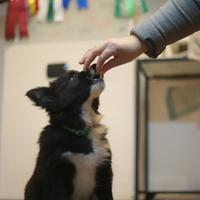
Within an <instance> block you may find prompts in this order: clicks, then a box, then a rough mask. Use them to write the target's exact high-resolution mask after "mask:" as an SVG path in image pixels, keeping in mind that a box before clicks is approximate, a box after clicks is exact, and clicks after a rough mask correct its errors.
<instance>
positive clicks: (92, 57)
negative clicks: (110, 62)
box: [83, 43, 107, 70]
mask: <svg viewBox="0 0 200 200" xmlns="http://www.w3.org/2000/svg"><path fill="white" fill-rule="evenodd" d="M106 45H107V44H106V43H105V44H103V45H101V46H99V47H96V48H94V49H92V50H91V51H90V52H88V53H87V55H86V58H85V60H84V66H83V68H84V70H87V69H88V68H89V66H90V64H91V63H92V62H93V61H94V60H95V58H96V57H97V56H99V55H100V54H101V53H102V52H103V51H104V49H105V48H106Z"/></svg>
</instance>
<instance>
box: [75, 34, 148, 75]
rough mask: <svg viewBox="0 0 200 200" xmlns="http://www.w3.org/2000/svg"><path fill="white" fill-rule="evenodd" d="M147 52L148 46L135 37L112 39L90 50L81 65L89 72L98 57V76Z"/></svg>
mask: <svg viewBox="0 0 200 200" xmlns="http://www.w3.org/2000/svg"><path fill="white" fill-rule="evenodd" d="M146 51H147V46H146V45H145V44H144V43H143V42H142V41H141V40H139V39H138V38H137V37H136V36H135V35H130V36H128V37H124V38H119V39H110V40H108V41H107V42H105V43H104V44H102V45H100V46H97V47H94V48H92V49H90V50H88V51H87V52H86V53H85V55H84V56H83V57H82V59H81V60H80V61H79V64H82V65H83V68H84V70H87V69H88V68H89V67H90V65H91V63H92V62H93V61H94V60H95V58H96V57H98V60H97V63H96V64H97V65H96V68H97V74H99V73H100V72H101V73H102V74H104V73H105V72H106V71H108V70H109V69H111V68H113V67H117V66H119V65H122V64H125V63H127V62H130V61H132V60H133V59H135V58H136V57H138V56H139V55H140V54H142V53H144V52H146Z"/></svg>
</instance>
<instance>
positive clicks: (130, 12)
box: [125, 0, 136, 17]
mask: <svg viewBox="0 0 200 200" xmlns="http://www.w3.org/2000/svg"><path fill="white" fill-rule="evenodd" d="M135 10H136V0H125V14H126V16H127V17H133V16H135Z"/></svg>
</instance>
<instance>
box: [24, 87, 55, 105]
mask: <svg viewBox="0 0 200 200" xmlns="http://www.w3.org/2000/svg"><path fill="white" fill-rule="evenodd" d="M26 96H28V97H29V98H30V99H31V100H32V101H33V102H34V103H35V105H37V106H41V107H42V108H48V107H49V106H50V105H51V102H52V96H53V95H52V92H51V90H50V88H48V87H38V88H34V89H32V90H29V91H28V92H27V93H26Z"/></svg>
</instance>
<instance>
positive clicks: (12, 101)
mask: <svg viewBox="0 0 200 200" xmlns="http://www.w3.org/2000/svg"><path fill="white" fill-rule="evenodd" d="M16 1H19V0H16ZM0 2H1V3H0V199H2V200H4V199H13V200H14V199H23V191H24V186H25V184H26V181H27V180H28V178H29V177H30V175H31V173H32V170H33V168H34V164H35V159H36V155H37V152H38V146H37V139H38V136H39V133H40V131H41V129H42V127H44V126H45V125H46V124H47V116H46V114H45V113H44V111H43V110H40V109H38V108H36V107H34V106H32V103H31V102H30V101H29V100H28V99H27V98H26V97H25V93H26V91H28V90H29V89H30V88H33V87H36V86H43V85H47V84H48V82H49V81H51V80H52V78H49V77H48V76H47V66H48V65H49V64H53V65H57V64H63V65H65V66H67V69H75V70H82V67H81V66H80V65H79V64H78V61H79V59H80V58H81V56H82V55H83V53H84V52H85V51H86V50H88V49H89V48H91V47H93V46H95V45H98V44H100V43H102V41H104V40H106V39H109V38H113V37H122V36H127V35H129V33H130V29H131V28H132V27H133V26H134V25H135V24H137V23H139V22H141V21H142V20H144V19H146V18H148V17H149V16H150V15H151V14H152V13H154V12H155V11H156V10H157V9H158V8H159V7H160V6H161V5H162V4H164V3H165V0H156V1H155V0H146V2H145V1H140V0H135V1H134V0H132V1H130V3H131V4H130V5H131V6H130V10H129V11H127V10H126V9H125V7H124V4H125V2H126V1H123V0H122V1H117V0H116V1H115V0H88V1H85V0H84V1H81V0H80V1H75V0H71V1H65V5H61V2H62V1H58V0H54V1H53V0H52V1H51V0H50V1H47V0H40V1H34V0H30V1H25V2H26V5H25V6H24V7H23V5H22V7H23V9H25V10H24V11H23V9H22V13H21V15H22V16H21V17H22V21H21V22H19V23H18V22H16V23H17V24H15V19H16V16H17V14H16V13H15V11H14V8H13V7H12V5H10V4H11V2H12V1H4V0H2V1H0ZM36 2H37V3H38V5H37V6H36ZM52 2H54V5H55V6H54V10H52V9H53V7H52V9H49V6H50V3H52ZM63 2H64V1H63ZM119 2H120V4H119V5H120V11H119V8H118V7H117V5H118V3H119ZM142 2H143V3H142ZM68 3H69V4H68ZM144 3H145V4H144ZM27 11H28V13H29V14H28V16H27V14H24V13H23V12H26V13H27ZM6 18H7V19H8V20H6ZM9 20H10V21H9ZM20 23H21V24H20ZM20 27H22V28H21V29H20ZM6 30H7V31H6ZM5 32H6V34H5ZM188 41H190V40H189V39H188V38H187V39H184V40H182V41H179V42H178V43H176V44H174V45H171V46H169V47H167V49H166V50H165V51H164V52H163V54H162V55H161V56H160V57H159V59H163V58H164V59H172V58H173V59H174V58H178V59H180V58H181V59H182V58H186V57H187V56H188V43H189V42H188ZM139 59H140V60H143V59H147V58H146V56H145V55H143V56H141V57H140V58H139ZM168 63H170V62H168V61H167V64H168ZM195 66H196V65H195ZM136 67H137V60H135V61H133V62H131V63H129V64H126V65H124V66H120V67H118V68H116V69H113V70H111V71H110V72H108V73H107V74H106V75H105V81H106V90H105V91H104V93H103V94H102V96H101V108H100V111H101V113H102V114H103V115H104V119H103V122H104V123H105V124H106V126H107V127H108V128H109V136H108V137H109V140H110V143H111V148H112V151H113V170H114V181H113V192H114V199H116V200H130V199H133V198H135V196H136V194H135V187H136V184H135V179H136V176H135V175H136V174H135V166H136V160H135V153H136V152H135V150H136V140H135V138H136V137H135V136H136V131H135V130H136V114H137V113H136V106H135V105H136V102H135V98H136V96H135V94H136V84H137V82H136V79H135V77H136V73H135V71H136ZM194 68H195V67H194ZM195 69H196V68H195ZM188 73H189V72H188ZM198 84H199V83H198ZM189 90H191V88H190V89H189ZM156 91H158V90H157V89H156ZM152 98H153V99H155V98H156V96H155V97H154V96H153V97H152ZM141 101H143V100H141ZM160 101H163V99H162V98H161V99H160ZM154 105H155V104H154ZM158 110H159V109H158ZM195 111H196V110H195ZM141 112H142V111H141ZM158 112H159V111H158ZM156 116H157V115H156ZM197 116H198V115H197ZM152 119H153V121H160V116H159V115H158V117H155V118H152ZM169 119H170V117H169V118H167V120H169ZM192 119H193V118H192ZM195 119H196V118H195ZM190 121H191V120H190ZM195 123H196V121H195ZM154 125H155V124H154ZM151 127H152V126H151ZM161 128H163V127H161ZM195 128H196V126H195ZM155 129H156V130H158V129H157V127H156V128H155ZM155 129H153V131H154V130H155ZM166 130H168V129H166ZM170 130H171V129H170ZM159 131H160V129H159ZM159 131H158V132H159ZM189 131H190V130H189ZM189 131H188V132H189ZM198 134H199V133H198ZM172 137H173V136H172ZM156 138H159V137H156ZM185 139H186V140H188V136H186V137H185ZM160 140H161V141H157V142H158V143H159V145H160V146H159V147H161V148H162V146H163V144H166V143H165V139H164V140H163V139H162V137H161V138H160ZM176 140H178V141H179V136H177V137H176ZM193 140H196V138H193V139H192V141H193ZM151 142H152V140H151ZM153 144H154V143H153ZM174 145H175V146H176V144H174ZM190 145H192V144H190ZM196 145H197V147H198V143H197V144H196ZM199 145H200V142H199ZM153 146H154V145H152V148H153ZM166 148H167V149H168V148H169V146H167V147H166ZM180 148H182V149H179V150H180V153H181V152H183V151H184V145H183V146H182V145H181V146H180ZM169 149H170V148H169ZM196 150H197V149H196V148H195V149H194V151H195V152H196V153H197V151H196ZM149 151H150V150H149ZM155 151H156V154H155V156H153V159H154V160H153V162H152V163H153V164H155V163H156V162H157V160H155V158H156V159H158V160H160V159H162V156H163V154H162V153H161V154H160V155H159V153H158V152H159V150H158V149H156V150H153V151H152V153H153V152H155ZM166 152H168V151H167V150H166ZM152 153H151V155H152ZM171 154H173V153H171V152H170V153H169V154H167V155H168V156H169V157H170V156H171ZM192 155H193V154H192ZM177 156H180V155H179V154H178V155H177ZM166 159H167V158H166ZM196 159H197V158H196V157H194V159H193V161H194V160H195V164H194V163H193V161H192V163H193V164H194V166H195V167H196V166H200V165H199V163H196ZM183 160H184V159H183ZM171 161H172V162H174V160H173V159H172V160H169V162H171ZM184 162H187V161H186V160H184ZM184 162H183V164H184ZM193 164H192V165H191V167H192V168H193V167H194V166H193ZM167 165H168V164H166V165H165V167H167ZM181 165H182V164H181ZM159 166H160V165H159ZM151 169H158V168H157V167H156V166H155V167H154V166H152V165H151ZM173 169H174V168H173V167H172V170H171V171H173ZM171 171H170V170H169V172H167V173H165V172H166V171H162V170H159V169H158V171H157V172H159V173H158V174H156V173H155V172H154V175H155V176H156V177H157V179H156V181H155V182H154V181H152V184H153V186H152V188H153V189H152V190H154V188H156V187H157V186H160V185H161V188H159V187H158V188H159V190H165V188H164V187H166V190H167V191H168V190H170V191H171V188H175V190H176V189H177V190H182V188H181V187H182V185H181V184H180V182H181V183H182V181H183V182H184V181H185V182H187V180H186V179H184V178H182V179H177V182H176V178H174V179H170V177H173V175H169V173H170V172H171ZM177 171H178V170H177ZM191 171H194V173H195V172H196V171H195V170H191V168H190V169H189V172H188V173H192V172H191ZM162 173H164V175H163V174H162ZM183 173H186V172H185V171H184V172H183ZM180 176H181V175H179V176H178V177H180ZM195 176H196V174H193V175H192V177H195ZM166 177H167V178H166ZM165 181H166V182H165ZM163 182H164V183H163ZM194 182H195V183H194V184H195V185H192V186H191V185H190V184H188V185H187V184H186V185H184V184H183V185H184V187H183V190H184V191H185V190H186V191H187V190H191V191H193V189H194V190H195V191H196V190H198V187H199V189H200V185H199V183H200V181H197V180H195V181H194ZM165 183H166V184H165ZM162 186H163V187H162ZM169 188H170V189H169Z"/></svg>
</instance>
